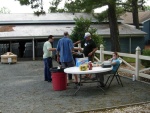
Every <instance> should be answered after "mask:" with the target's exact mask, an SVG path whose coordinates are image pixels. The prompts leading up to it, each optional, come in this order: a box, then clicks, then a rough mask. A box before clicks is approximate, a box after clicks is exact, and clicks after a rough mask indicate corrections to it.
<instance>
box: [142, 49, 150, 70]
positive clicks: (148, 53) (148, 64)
mask: <svg viewBox="0 0 150 113" xmlns="http://www.w3.org/2000/svg"><path fill="white" fill-rule="evenodd" d="M142 54H143V55H145V56H150V50H147V49H145V50H143V51H142ZM142 65H144V66H145V67H146V68H148V67H150V61H149V60H142Z"/></svg>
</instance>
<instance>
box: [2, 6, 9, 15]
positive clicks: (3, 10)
mask: <svg viewBox="0 0 150 113" xmlns="http://www.w3.org/2000/svg"><path fill="white" fill-rule="evenodd" d="M0 13H3V14H6V13H10V10H9V9H7V8H6V7H2V8H0Z"/></svg>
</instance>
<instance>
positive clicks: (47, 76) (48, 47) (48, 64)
mask: <svg viewBox="0 0 150 113" xmlns="http://www.w3.org/2000/svg"><path fill="white" fill-rule="evenodd" d="M53 40H54V39H53V35H49V36H48V40H47V41H46V42H45V43H44V45H43V61H44V80H45V81H48V82H51V81H52V78H51V72H50V68H52V51H55V50H56V48H52V44H51V42H53Z"/></svg>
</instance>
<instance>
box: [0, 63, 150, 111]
mask: <svg viewBox="0 0 150 113" xmlns="http://www.w3.org/2000/svg"><path fill="white" fill-rule="evenodd" d="M54 66H57V64H56V62H54ZM43 76H44V75H43V61H42V60H38V61H18V62H17V63H16V64H10V65H9V64H0V111H1V112H2V113H66V112H74V111H83V110H90V109H98V108H106V107H111V106H120V105H126V104H132V103H138V102H146V101H150V90H149V89H150V85H149V84H146V83H142V82H138V81H134V82H133V81H132V80H131V79H128V78H124V77H121V79H122V81H123V84H124V87H121V86H119V85H118V84H117V83H116V81H115V80H114V82H113V83H112V85H111V86H110V88H109V89H107V88H105V92H106V94H105V95H104V94H103V92H102V91H101V90H98V88H97V87H96V86H97V84H96V83H88V84H83V86H81V90H80V91H79V92H78V93H77V95H76V96H73V95H71V94H73V92H74V91H75V90H76V89H74V84H69V86H67V90H63V91H54V90H53V88H52V83H48V82H45V81H44V77H43Z"/></svg>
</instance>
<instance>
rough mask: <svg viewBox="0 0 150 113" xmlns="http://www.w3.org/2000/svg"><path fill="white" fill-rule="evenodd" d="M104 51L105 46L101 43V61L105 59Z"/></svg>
mask: <svg viewBox="0 0 150 113" xmlns="http://www.w3.org/2000/svg"><path fill="white" fill-rule="evenodd" d="M103 51H104V46H103V45H102V44H101V45H100V61H101V62H103V61H104V54H103Z"/></svg>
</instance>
